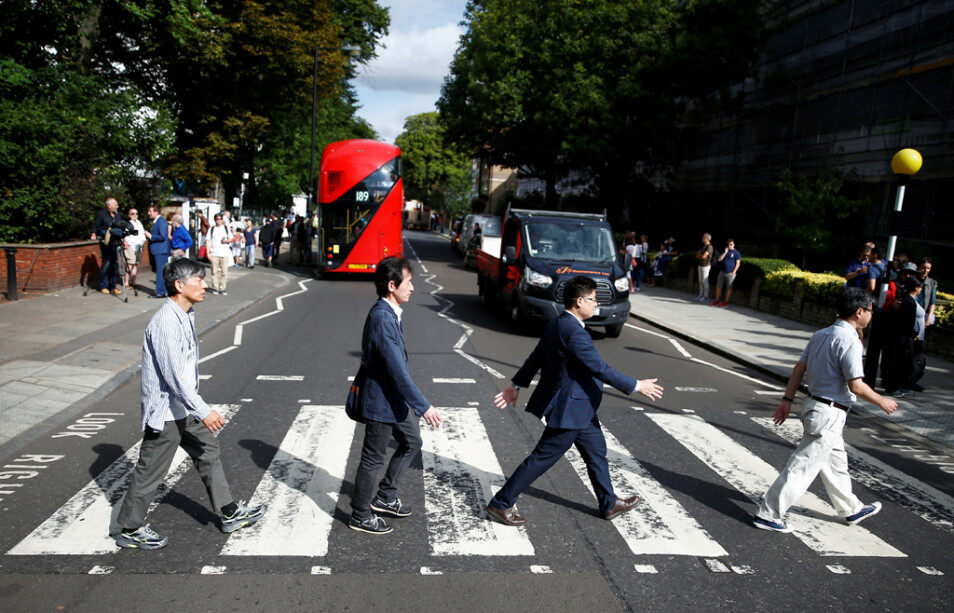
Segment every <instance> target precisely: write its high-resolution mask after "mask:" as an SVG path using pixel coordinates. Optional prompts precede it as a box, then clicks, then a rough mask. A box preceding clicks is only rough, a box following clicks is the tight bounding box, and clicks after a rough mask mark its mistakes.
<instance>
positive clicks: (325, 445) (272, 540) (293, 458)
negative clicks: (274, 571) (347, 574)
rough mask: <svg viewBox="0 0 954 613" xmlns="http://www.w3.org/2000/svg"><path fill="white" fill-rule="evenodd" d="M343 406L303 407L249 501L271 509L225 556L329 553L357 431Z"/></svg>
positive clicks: (233, 540) (236, 535)
mask: <svg viewBox="0 0 954 613" xmlns="http://www.w3.org/2000/svg"><path fill="white" fill-rule="evenodd" d="M343 409H344V407H343V406H326V405H319V406H315V405H305V406H303V407H302V408H301V411H299V413H298V417H296V418H295V422H294V423H293V424H292V425H291V428H289V429H288V432H287V433H286V434H285V438H284V439H283V440H282V442H281V445H280V446H279V448H278V453H276V454H275V457H274V458H272V462H271V464H270V465H269V466H268V471H267V472H266V473H265V475H264V476H263V477H262V480H261V481H260V482H259V484H258V487H256V488H255V493H254V494H252V499H251V500H250V501H249V504H250V505H259V504H264V503H267V504H268V505H269V510H268V513H266V514H265V516H264V517H262V518H261V519H260V520H259V521H258V523H257V524H256V525H255V527H254V528H250V529H245V530H239V531H237V532H233V533H232V535H231V536H229V540H228V541H227V542H226V543H225V546H224V547H222V554H223V555H236V556H279V555H281V556H323V555H327V553H328V536H329V535H330V534H331V528H332V526H333V524H334V513H335V507H336V505H337V503H338V493H339V492H340V491H341V483H342V480H343V479H344V472H345V464H346V463H347V461H348V452H349V451H350V449H351V441H352V439H353V438H354V430H355V422H353V421H351V420H350V419H349V418H348V416H347V415H346V414H345V412H344V410H343Z"/></svg>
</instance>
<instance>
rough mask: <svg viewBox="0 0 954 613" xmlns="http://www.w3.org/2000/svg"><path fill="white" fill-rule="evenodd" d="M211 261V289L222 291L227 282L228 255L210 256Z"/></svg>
mask: <svg viewBox="0 0 954 613" xmlns="http://www.w3.org/2000/svg"><path fill="white" fill-rule="evenodd" d="M209 260H211V262H212V289H214V290H216V291H219V292H224V291H225V286H226V284H227V283H228V276H229V258H228V256H221V257H218V256H210V257H209Z"/></svg>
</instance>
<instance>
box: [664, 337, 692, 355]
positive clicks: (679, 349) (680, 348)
mask: <svg viewBox="0 0 954 613" xmlns="http://www.w3.org/2000/svg"><path fill="white" fill-rule="evenodd" d="M669 342H670V343H672V346H673V347H675V348H676V350H677V351H678V352H679V353H681V354H682V357H684V358H691V357H692V354H691V353H689V352H688V351H686V350H685V349H684V348H683V346H682V345H680V344H679V341H677V340H676V339H674V338H671V339H669Z"/></svg>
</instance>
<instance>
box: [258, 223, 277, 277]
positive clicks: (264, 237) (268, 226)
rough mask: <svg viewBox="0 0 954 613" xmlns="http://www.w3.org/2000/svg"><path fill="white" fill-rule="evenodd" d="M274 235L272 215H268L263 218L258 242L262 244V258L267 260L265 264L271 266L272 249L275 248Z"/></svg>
mask: <svg viewBox="0 0 954 613" xmlns="http://www.w3.org/2000/svg"><path fill="white" fill-rule="evenodd" d="M274 235H275V230H274V228H273V227H272V216H271V215H266V216H265V219H263V220H262V227H261V228H260V229H259V231H258V242H259V244H260V245H261V246H262V259H263V260H264V261H265V266H269V267H270V266H271V265H272V249H273V248H274V245H273V244H272V240H273V239H274Z"/></svg>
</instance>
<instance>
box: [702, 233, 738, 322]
mask: <svg viewBox="0 0 954 613" xmlns="http://www.w3.org/2000/svg"><path fill="white" fill-rule="evenodd" d="M741 265H742V254H740V253H739V252H738V250H737V249H736V248H735V239H732V238H730V239H729V240H727V241H726V242H725V249H724V250H723V251H722V255H720V256H719V279H718V280H717V281H716V294H715V300H714V301H713V302H712V304H711V305H710V306H721V307H727V306H729V300H731V299H732V284H733V283H735V275H736V273H737V272H739V266H741ZM723 287H725V301H724V302H722V303H721V304H720V303H719V297H720V296H721V294H722V288H723Z"/></svg>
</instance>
